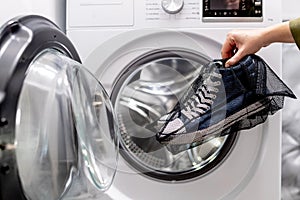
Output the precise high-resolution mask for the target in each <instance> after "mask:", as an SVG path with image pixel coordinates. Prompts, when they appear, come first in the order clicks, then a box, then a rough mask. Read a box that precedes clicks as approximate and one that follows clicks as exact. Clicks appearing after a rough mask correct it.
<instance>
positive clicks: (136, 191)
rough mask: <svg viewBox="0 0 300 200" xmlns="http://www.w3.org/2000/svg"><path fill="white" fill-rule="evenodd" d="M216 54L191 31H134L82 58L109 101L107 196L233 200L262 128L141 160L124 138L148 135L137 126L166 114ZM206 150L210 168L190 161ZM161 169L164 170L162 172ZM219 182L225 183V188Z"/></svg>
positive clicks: (252, 170)
mask: <svg viewBox="0 0 300 200" xmlns="http://www.w3.org/2000/svg"><path fill="white" fill-rule="evenodd" d="M204 33H205V32H204ZM207 33H209V30H207ZM220 33H221V31H219V32H218V31H215V33H214V34H215V35H218V34H220ZM157 41H159V42H157ZM122 42H123V43H124V46H123V43H122ZM120 45H121V47H120ZM220 48H221V44H220V43H219V42H217V41H215V40H212V39H210V38H208V37H206V34H205V35H201V34H200V33H199V32H197V31H195V32H186V31H174V30H169V29H155V30H154V29H152V30H135V31H130V32H125V33H122V34H119V35H118V36H116V37H114V38H112V39H111V40H108V41H107V42H105V43H103V44H102V45H99V46H98V48H96V49H95V50H94V51H93V52H92V53H91V54H90V56H89V57H88V58H87V59H86V62H85V64H86V66H87V67H89V68H97V67H98V70H97V71H96V72H95V74H96V76H97V77H98V79H99V80H101V82H103V83H104V86H105V87H106V88H107V90H108V91H109V94H110V95H111V98H112V101H113V104H114V107H115V110H116V113H117V115H118V120H119V124H120V129H121V135H122V137H121V148H120V152H121V155H122V156H121V159H120V162H119V165H118V170H117V175H116V180H115V181H114V183H113V185H112V189H111V190H109V191H108V195H109V196H110V197H112V198H113V199H114V198H116V199H119V198H122V199H152V198H157V199H163V198H168V194H167V193H166V194H165V191H166V190H167V191H172V195H171V196H172V197H173V198H174V199H182V198H185V197H186V194H187V191H188V194H189V195H192V196H194V195H195V194H198V193H201V195H203V197H207V199H220V198H225V199H226V198H227V199H234V198H237V196H238V195H239V194H240V193H241V192H242V191H243V190H244V189H245V187H247V185H249V183H250V182H252V180H253V177H254V176H255V174H256V170H257V168H258V166H259V165H261V162H262V155H264V151H265V141H266V138H268V136H269V134H268V131H265V130H268V125H266V126H265V127H261V126H260V127H257V128H255V129H252V130H250V131H246V132H244V133H243V134H239V135H237V136H236V137H233V138H231V139H232V140H231V139H230V138H229V139H228V140H227V141H225V140H222V139H221V138H218V139H217V140H215V142H216V143H214V142H213V141H212V143H208V144H206V145H207V146H205V145H203V146H199V147H198V148H194V149H192V150H189V151H186V152H184V153H183V154H180V155H179V156H177V157H176V156H170V154H168V151H167V150H166V149H160V150H159V151H156V152H153V153H150V154H146V153H144V152H142V151H141V150H140V149H138V148H137V147H136V145H135V144H134V142H132V141H130V136H131V135H139V134H141V135H143V134H144V135H147V134H153V133H149V132H147V130H145V128H143V126H144V125H145V124H146V123H148V122H149V120H153V119H152V118H151V117H153V118H155V117H157V116H156V115H161V113H160V112H166V111H167V109H168V106H170V107H169V108H171V107H172V102H173V103H174V102H176V101H177V100H178V98H179V97H180V92H182V90H183V89H184V86H187V85H188V83H190V81H191V80H193V78H195V74H194V73H193V72H195V71H197V69H198V70H199V68H200V66H202V65H203V64H205V63H207V62H208V61H210V60H211V59H212V57H211V56H214V53H213V52H220ZM103 49H105V50H106V51H105V52H104V51H103ZM106 55H107V57H106ZM99 58H100V59H99ZM102 58H106V59H102ZM176 63H177V64H176ZM178 63H180V67H178V66H179V65H178ZM182 66H184V67H182ZM164 72H166V73H164ZM171 77H172V78H171ZM174 77H176V78H174ZM175 80H178V82H177V81H175ZM180 80H182V81H180ZM150 83H151V84H150ZM173 83H174V85H173ZM168 84H169V85H168ZM183 85H184V86H183ZM155 86H157V87H155ZM164 86H165V87H164ZM177 86H178V87H177ZM181 86H183V87H181ZM133 88H134V89H133ZM168 98H169V99H168ZM164 101H165V102H164ZM149 102H151V104H149ZM166 102H168V103H170V105H168V103H166ZM270 126H274V125H273V124H272V125H270ZM262 132H264V134H262ZM265 132H266V133H265ZM232 136H233V135H232ZM220 141H222V142H223V143H222V142H221V143H220ZM229 141H231V142H229ZM227 142H228V143H227ZM211 144H218V145H216V146H217V147H218V148H215V146H214V148H211V147H212V146H211ZM212 149H213V151H211V152H210V153H211V154H210V153H207V154H206V155H213V156H212V157H211V158H213V159H211V160H210V158H208V157H209V156H208V157H206V159H207V160H206V161H211V163H213V164H212V166H213V167H211V168H210V167H206V166H205V164H204V163H201V162H199V163H197V162H195V160H194V158H196V157H198V158H200V157H201V156H203V157H205V151H206V150H207V151H210V150H212ZM222 154H223V156H219V157H218V155H222ZM214 159H215V161H216V162H214V161H213V160H214ZM204 161H205V160H204ZM162 163H167V164H169V165H168V166H167V167H165V166H164V164H162ZM172 164H174V165H173V166H172ZM207 166H209V164H207ZM275 171H276V170H275ZM225 180H230V181H228V182H226V184H225V183H224V181H225ZM135 183H139V184H135ZM208 183H209V184H208ZM199 185H201V187H200V188H199ZM212 185H213V187H212ZM125 186H126V187H125ZM187 187H188V189H187ZM149 188H151V191H153V193H152V195H151V197H150V196H145V194H147V193H149ZM215 188H218V190H216V191H215ZM154 191H155V192H154Z"/></svg>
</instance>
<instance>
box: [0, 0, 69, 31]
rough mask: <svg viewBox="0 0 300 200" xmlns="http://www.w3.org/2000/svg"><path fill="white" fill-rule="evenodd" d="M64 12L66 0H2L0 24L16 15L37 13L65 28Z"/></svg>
mask: <svg viewBox="0 0 300 200" xmlns="http://www.w3.org/2000/svg"><path fill="white" fill-rule="evenodd" d="M65 13H66V0H2V1H1V6H0V24H1V25H2V24H3V23H5V22H6V21H7V20H9V19H11V18H13V17H15V16H18V15H27V14H38V15H42V16H44V17H47V18H49V19H50V20H52V21H53V22H55V23H56V24H57V25H58V26H59V27H60V28H61V29H62V30H65V21H66V20H65Z"/></svg>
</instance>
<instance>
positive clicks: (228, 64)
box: [225, 51, 244, 67]
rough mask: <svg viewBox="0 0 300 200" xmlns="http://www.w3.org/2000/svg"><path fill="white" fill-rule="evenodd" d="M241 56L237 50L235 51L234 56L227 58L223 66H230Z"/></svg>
mask: <svg viewBox="0 0 300 200" xmlns="http://www.w3.org/2000/svg"><path fill="white" fill-rule="evenodd" d="M243 57H244V56H243V55H242V54H241V53H240V52H239V51H237V52H236V54H235V55H234V56H232V57H231V58H230V59H228V60H227V62H226V63H225V67H230V66H232V65H234V64H236V63H237V62H238V61H239V60H241V59H242V58H243Z"/></svg>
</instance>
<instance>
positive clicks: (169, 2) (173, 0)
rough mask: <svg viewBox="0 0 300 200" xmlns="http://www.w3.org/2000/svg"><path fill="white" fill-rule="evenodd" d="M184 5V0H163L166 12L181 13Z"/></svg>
mask: <svg viewBox="0 0 300 200" xmlns="http://www.w3.org/2000/svg"><path fill="white" fill-rule="evenodd" d="M183 5H184V1H183V0H162V1H161V6H162V8H163V10H164V11H165V12H166V13H169V14H177V13H179V12H180V11H181V10H182V8H183Z"/></svg>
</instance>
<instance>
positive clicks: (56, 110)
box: [15, 49, 118, 199]
mask: <svg viewBox="0 0 300 200" xmlns="http://www.w3.org/2000/svg"><path fill="white" fill-rule="evenodd" d="M117 132H118V131H117V127H116V123H115V118H114V114H113V110H112V106H111V103H110V99H109V98H108V96H107V94H106V92H105V91H104V89H103V88H102V86H101V84H100V83H99V82H98V81H97V80H96V79H95V78H94V76H93V75H91V74H90V73H89V72H88V71H87V70H85V69H84V67H83V66H81V65H80V64H79V63H77V62H75V61H74V60H72V59H70V58H68V57H66V56H64V55H63V54H62V53H60V52H59V51H57V50H55V49H46V50H44V51H43V52H41V53H40V54H39V55H38V56H36V58H35V59H34V60H33V61H32V62H31V64H30V66H29V68H28V70H27V72H26V77H25V80H24V83H23V86H22V90H21V93H20V97H19V100H18V105H17V114H16V132H15V134H16V136H15V137H16V138H15V143H16V158H17V166H18V173H19V177H20V181H21V184H22V187H23V191H24V193H25V196H26V197H28V198H29V199H60V198H69V199H74V198H75V197H76V198H78V199H86V198H88V197H89V195H90V196H93V197H97V195H100V193H101V191H103V190H105V189H107V188H108V187H109V186H110V184H111V183H112V181H113V178H114V175H115V171H116V165H117V159H118V137H117V135H118V134H117ZM80 197H82V198H80Z"/></svg>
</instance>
